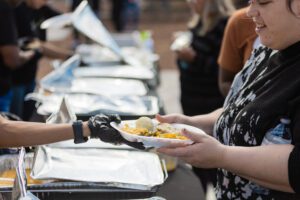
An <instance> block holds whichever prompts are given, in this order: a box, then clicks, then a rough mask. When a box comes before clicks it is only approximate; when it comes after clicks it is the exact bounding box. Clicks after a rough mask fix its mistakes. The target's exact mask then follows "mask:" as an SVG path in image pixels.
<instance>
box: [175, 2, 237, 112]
mask: <svg viewBox="0 0 300 200" xmlns="http://www.w3.org/2000/svg"><path fill="white" fill-rule="evenodd" d="M188 2H189V4H190V7H191V9H192V11H193V13H194V18H193V19H192V20H191V22H190V24H189V27H190V32H191V35H192V40H191V44H190V46H189V47H185V48H181V49H180V50H177V51H176V55H177V64H178V67H179V70H180V84H181V106H182V110H183V113H184V114H185V115H189V116H192V115H198V114H205V113H209V112H211V111H213V110H215V109H217V108H219V107H221V106H222V104H223V101H224V98H223V97H222V95H221V94H220V92H219V88H218V64H217V59H218V55H219V51H220V47H221V42H222V38H223V33H224V29H225V26H226V23H227V19H228V16H229V15H230V14H231V12H232V11H233V10H234V7H233V5H232V4H231V3H230V2H231V1H228V0H189V1H188Z"/></svg>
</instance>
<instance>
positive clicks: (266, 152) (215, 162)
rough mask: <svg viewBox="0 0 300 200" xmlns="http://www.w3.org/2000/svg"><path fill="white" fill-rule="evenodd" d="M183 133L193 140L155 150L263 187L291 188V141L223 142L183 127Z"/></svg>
mask: <svg viewBox="0 0 300 200" xmlns="http://www.w3.org/2000/svg"><path fill="white" fill-rule="evenodd" d="M183 134H184V135H185V136H186V137H188V138H190V139H191V140H193V141H194V142H195V143H194V144H193V145H189V146H185V147H176V148H174V147H170V148H161V149H159V150H158V151H159V152H161V153H164V154H167V155H171V156H176V157H179V158H180V159H182V160H184V161H185V162H187V163H190V164H191V165H193V166H196V167H200V168H222V169H225V170H227V171H230V172H232V173H235V174H237V175H239V176H241V177H244V178H246V179H249V180H251V181H253V182H255V183H257V184H259V185H262V186H264V187H267V188H270V189H274V190H280V191H284V192H293V189H292V188H291V186H290V184H289V176H288V159H289V155H290V153H291V151H292V150H293V147H294V146H293V145H266V146H257V147H237V146H225V145H223V144H221V143H220V142H219V141H217V140H216V139H215V138H213V137H211V136H209V135H206V134H196V133H191V132H188V131H183Z"/></svg>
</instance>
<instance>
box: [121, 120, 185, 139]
mask: <svg viewBox="0 0 300 200" xmlns="http://www.w3.org/2000/svg"><path fill="white" fill-rule="evenodd" d="M122 130H123V131H125V132H127V133H131V134H135V135H140V136H149V137H158V138H169V139H181V140H187V139H188V138H187V137H185V136H183V135H181V133H180V131H181V130H179V129H176V128H174V127H173V126H172V125H171V124H168V123H159V124H157V125H154V123H153V121H152V120H151V119H150V118H148V117H140V118H139V119H138V120H136V123H135V127H131V126H129V124H124V126H123V127H122Z"/></svg>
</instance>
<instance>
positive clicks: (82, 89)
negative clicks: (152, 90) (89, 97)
mask: <svg viewBox="0 0 300 200" xmlns="http://www.w3.org/2000/svg"><path fill="white" fill-rule="evenodd" d="M46 77H47V76H46ZM63 82H65V83H66V84H64V83H63ZM41 87H42V88H43V89H46V90H49V91H51V92H63V93H71V92H73V93H75V92H77V93H90V94H98V95H103V94H104V95H106V96H113V95H114V96H124V95H126V96H130V95H140V96H142V95H145V94H146V93H147V92H148V91H147V88H146V86H145V84H144V83H143V82H142V81H138V80H125V79H116V78H75V79H71V80H68V79H65V81H60V82H58V81H57V80H56V79H53V80H52V81H51V82H50V81H49V82H47V84H41Z"/></svg>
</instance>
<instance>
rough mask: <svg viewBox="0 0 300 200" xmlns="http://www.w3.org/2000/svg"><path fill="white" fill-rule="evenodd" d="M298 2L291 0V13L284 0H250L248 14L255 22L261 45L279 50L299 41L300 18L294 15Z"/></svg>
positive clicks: (297, 12)
mask: <svg viewBox="0 0 300 200" xmlns="http://www.w3.org/2000/svg"><path fill="white" fill-rule="evenodd" d="M299 2H300V0H293V2H292V10H293V11H294V13H295V14H293V13H292V12H291V11H290V10H289V9H288V6H287V4H286V0H250V7H249V9H248V16H249V17H251V18H252V19H253V21H254V23H255V24H256V28H255V31H256V33H257V34H258V35H259V38H260V40H261V43H262V44H263V45H265V46H267V47H270V48H272V49H276V50H281V49H285V48H286V47H288V46H290V45H292V44H294V43H296V42H298V41H300V18H299V17H296V16H295V15H297V14H299V6H300V3H299ZM297 4H298V5H297ZM297 7H298V8H297Z"/></svg>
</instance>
